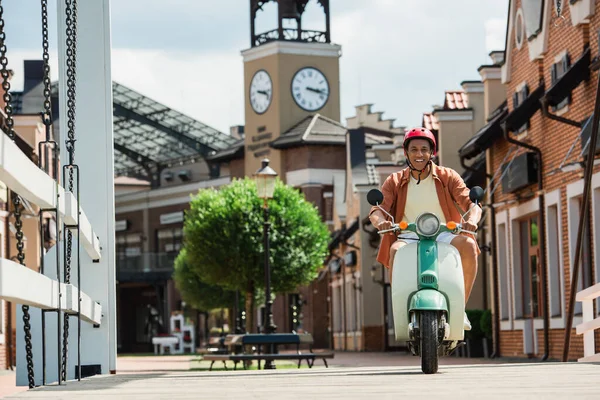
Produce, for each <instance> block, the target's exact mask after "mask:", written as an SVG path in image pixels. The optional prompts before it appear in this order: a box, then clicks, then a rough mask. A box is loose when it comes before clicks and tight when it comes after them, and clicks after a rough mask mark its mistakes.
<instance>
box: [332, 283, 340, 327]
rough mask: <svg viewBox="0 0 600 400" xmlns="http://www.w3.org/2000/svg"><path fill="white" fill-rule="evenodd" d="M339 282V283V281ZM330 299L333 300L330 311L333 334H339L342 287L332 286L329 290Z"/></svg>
mask: <svg viewBox="0 0 600 400" xmlns="http://www.w3.org/2000/svg"><path fill="white" fill-rule="evenodd" d="M339 282H341V280H340V281H339ZM331 297H332V300H333V304H332V310H331V311H332V312H331V314H332V318H333V332H335V333H340V332H342V303H341V297H342V287H341V286H339V285H336V286H333V287H332V288H331Z"/></svg>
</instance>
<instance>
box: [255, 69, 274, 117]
mask: <svg viewBox="0 0 600 400" xmlns="http://www.w3.org/2000/svg"><path fill="white" fill-rule="evenodd" d="M272 98H273V81H271V77H270V76H269V74H268V73H267V71H265V70H264V69H261V70H260V71H257V72H256V73H255V74H254V76H253V77H252V81H251V82H250V105H251V106H252V109H253V110H254V112H256V113H257V114H263V113H264V112H265V111H267V109H268V108H269V105H270V104H271V99H272Z"/></svg>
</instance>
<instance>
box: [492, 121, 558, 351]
mask: <svg viewBox="0 0 600 400" xmlns="http://www.w3.org/2000/svg"><path fill="white" fill-rule="evenodd" d="M502 131H503V132H504V138H505V139H506V140H507V141H508V142H509V143H512V144H515V145H517V146H520V147H524V148H526V149H529V150H531V151H533V152H534V153H536V155H537V157H538V174H537V175H538V176H537V179H538V190H537V195H538V202H539V208H540V210H539V216H540V225H539V227H540V230H539V234H538V240H539V241H540V265H541V268H540V272H541V273H540V275H541V279H542V297H543V303H542V308H543V313H544V355H543V356H542V358H541V361H546V360H547V359H548V351H549V349H550V338H549V333H550V318H549V315H548V282H547V280H548V279H547V274H546V268H547V265H546V220H545V218H546V210H545V208H544V207H545V201H544V193H543V191H544V181H543V178H544V173H543V168H542V167H543V163H542V151H541V150H540V149H539V148H538V147H535V146H532V145H530V144H527V143H524V142H520V141H518V140H516V139H514V138H511V137H510V135H509V134H508V128H507V126H506V122H503V123H502ZM534 331H535V329H534Z"/></svg>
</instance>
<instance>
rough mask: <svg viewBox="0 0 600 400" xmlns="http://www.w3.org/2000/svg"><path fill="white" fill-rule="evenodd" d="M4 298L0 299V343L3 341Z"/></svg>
mask: <svg viewBox="0 0 600 400" xmlns="http://www.w3.org/2000/svg"><path fill="white" fill-rule="evenodd" d="M4 307H5V303H4V300H0V344H2V343H4V324H5V321H4Z"/></svg>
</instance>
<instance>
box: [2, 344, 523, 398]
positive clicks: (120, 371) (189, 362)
mask: <svg viewBox="0 0 600 400" xmlns="http://www.w3.org/2000/svg"><path fill="white" fill-rule="evenodd" d="M200 358H201V356H200V355H175V356H170V355H165V356H128V355H126V356H118V358H117V375H132V374H135V375H139V374H156V373H163V372H184V371H198V370H208V367H209V366H210V362H208V361H199V360H200ZM513 361H514V360H507V359H486V358H459V357H444V358H442V359H441V360H440V366H442V365H473V364H479V365H481V364H501V363H507V362H513ZM420 362H421V361H420V358H419V357H414V356H412V355H409V354H407V353H405V352H387V353H379V352H376V353H366V352H365V353H363V352H336V353H335V358H333V359H332V360H328V364H329V369H328V370H332V369H336V368H356V367H370V368H372V367H382V368H386V367H387V368H389V367H406V366H419V365H420ZM519 362H529V360H522V361H521V360H519ZM275 364H276V366H281V367H288V368H290V367H291V368H295V367H294V365H293V364H295V363H294V362H280V361H277V362H276V363H275ZM214 367H215V369H218V368H219V369H220V368H221V367H222V364H220V365H219V364H218V363H215V365H214ZM231 367H233V364H231ZM303 367H304V368H306V366H305V364H303ZM324 368H325V366H324V364H323V362H322V361H321V360H316V361H315V365H314V367H313V370H314V369H324ZM282 369H283V368H282ZM242 370H243V369H238V371H242ZM213 373H214V374H222V371H221V372H219V371H213ZM231 373H233V374H235V373H236V371H233V370H231ZM27 390H28V388H27V387H26V386H24V387H17V386H16V385H15V373H14V371H0V398H3V397H4V396H8V395H11V394H16V393H19V392H24V391H27Z"/></svg>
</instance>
